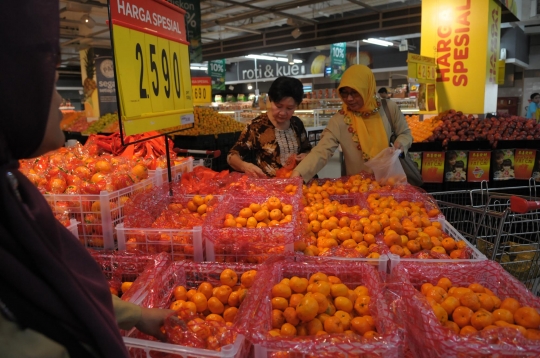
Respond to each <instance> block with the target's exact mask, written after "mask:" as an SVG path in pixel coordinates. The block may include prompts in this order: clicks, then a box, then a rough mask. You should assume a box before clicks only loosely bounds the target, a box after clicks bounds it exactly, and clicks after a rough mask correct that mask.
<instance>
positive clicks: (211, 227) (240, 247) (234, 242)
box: [203, 193, 304, 264]
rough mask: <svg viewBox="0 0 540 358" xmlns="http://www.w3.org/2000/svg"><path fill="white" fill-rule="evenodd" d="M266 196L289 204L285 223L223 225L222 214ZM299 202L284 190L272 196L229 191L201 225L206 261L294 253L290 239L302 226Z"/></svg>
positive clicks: (252, 260) (259, 259)
mask: <svg viewBox="0 0 540 358" xmlns="http://www.w3.org/2000/svg"><path fill="white" fill-rule="evenodd" d="M270 197H276V198H278V199H279V200H280V201H281V202H282V203H286V204H290V205H292V207H293V211H292V220H291V222H289V223H287V224H281V225H278V226H272V227H266V228H245V227H242V228H238V227H236V228H233V227H229V228H224V227H223V224H224V221H225V216H226V215H227V214H229V213H231V214H232V213H234V214H238V213H239V212H240V210H241V209H242V208H247V207H248V206H249V205H250V204H251V203H258V204H262V203H264V202H266V201H267V200H268V199H269V198H270ZM301 210H302V205H301V204H300V202H299V200H298V198H296V197H294V196H293V195H289V194H286V193H280V194H274V195H264V194H258V195H246V194H231V195H227V196H225V198H224V199H223V202H222V203H221V204H220V205H218V206H217V207H216V208H215V210H214V211H212V212H211V213H210V214H209V215H208V218H207V220H206V223H205V225H204V226H203V237H204V241H205V245H206V260H207V261H216V262H244V263H252V264H255V263H257V264H260V263H262V262H264V261H265V260H266V259H268V258H269V257H271V256H275V255H280V254H283V253H286V252H288V253H293V252H294V242H295V241H298V240H300V238H301V234H302V233H303V230H304V226H303V224H302V220H301V219H300V217H301V215H300V214H301Z"/></svg>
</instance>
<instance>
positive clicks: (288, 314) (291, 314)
mask: <svg viewBox="0 0 540 358" xmlns="http://www.w3.org/2000/svg"><path fill="white" fill-rule="evenodd" d="M283 316H284V317H285V320H286V321H287V323H290V324H292V325H293V326H296V325H298V324H299V323H300V319H298V315H297V314H296V310H295V309H294V308H293V307H287V308H286V309H285V310H284V311H283Z"/></svg>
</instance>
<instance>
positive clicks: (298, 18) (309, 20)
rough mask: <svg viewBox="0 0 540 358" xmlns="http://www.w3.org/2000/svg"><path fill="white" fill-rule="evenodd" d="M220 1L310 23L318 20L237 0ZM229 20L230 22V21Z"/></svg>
mask: <svg viewBox="0 0 540 358" xmlns="http://www.w3.org/2000/svg"><path fill="white" fill-rule="evenodd" d="M219 1H221V2H224V3H226V4H231V5H238V6H242V7H247V8H249V9H253V10H258V11H262V12H264V13H268V14H277V15H281V16H284V17H290V18H291V19H295V20H298V21H302V22H307V23H309V24H316V23H317V21H316V20H312V19H306V18H304V17H301V16H296V15H292V14H288V13H286V12H283V11H279V10H272V9H267V8H264V7H259V6H254V5H249V4H245V3H241V2H237V1H233V0H219ZM295 6H298V5H296V4H295ZM229 22H230V21H229Z"/></svg>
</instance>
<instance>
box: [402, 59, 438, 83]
mask: <svg viewBox="0 0 540 358" xmlns="http://www.w3.org/2000/svg"><path fill="white" fill-rule="evenodd" d="M407 63H408V74H407V76H408V77H409V78H411V79H414V80H415V81H416V82H418V83H435V80H436V78H437V72H436V71H437V66H436V64H435V59H434V58H432V57H426V56H420V55H417V54H414V53H409V54H408V56H407Z"/></svg>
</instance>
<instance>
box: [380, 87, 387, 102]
mask: <svg viewBox="0 0 540 358" xmlns="http://www.w3.org/2000/svg"><path fill="white" fill-rule="evenodd" d="M377 93H378V94H379V97H380V98H382V99H387V98H388V91H387V90H386V88H385V87H381V88H379V91H378V92H377Z"/></svg>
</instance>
